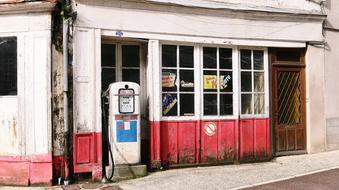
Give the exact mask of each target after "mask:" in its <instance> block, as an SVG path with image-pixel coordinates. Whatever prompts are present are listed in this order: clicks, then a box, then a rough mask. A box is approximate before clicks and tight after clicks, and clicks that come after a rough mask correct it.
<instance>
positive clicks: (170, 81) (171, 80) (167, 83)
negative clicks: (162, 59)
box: [162, 72, 176, 88]
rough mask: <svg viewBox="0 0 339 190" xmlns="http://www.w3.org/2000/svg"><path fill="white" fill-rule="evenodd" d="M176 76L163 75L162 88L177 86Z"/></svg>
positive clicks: (172, 74)
mask: <svg viewBox="0 0 339 190" xmlns="http://www.w3.org/2000/svg"><path fill="white" fill-rule="evenodd" d="M175 79H176V74H175V73H171V72H163V73H162V87H165V88H171V87H174V85H175Z"/></svg>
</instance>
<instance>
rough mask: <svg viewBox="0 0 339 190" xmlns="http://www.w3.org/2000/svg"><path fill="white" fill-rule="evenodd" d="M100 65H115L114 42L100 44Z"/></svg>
mask: <svg viewBox="0 0 339 190" xmlns="http://www.w3.org/2000/svg"><path fill="white" fill-rule="evenodd" d="M101 66H105V67H115V44H101Z"/></svg>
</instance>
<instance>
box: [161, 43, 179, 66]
mask: <svg viewBox="0 0 339 190" xmlns="http://www.w3.org/2000/svg"><path fill="white" fill-rule="evenodd" d="M162 66H163V67H177V46H173V45H163V46H162Z"/></svg>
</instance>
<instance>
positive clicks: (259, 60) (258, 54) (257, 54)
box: [253, 50, 264, 70]
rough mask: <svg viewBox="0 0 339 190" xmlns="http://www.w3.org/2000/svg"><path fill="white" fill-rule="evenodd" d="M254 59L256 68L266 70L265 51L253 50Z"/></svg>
mask: <svg viewBox="0 0 339 190" xmlns="http://www.w3.org/2000/svg"><path fill="white" fill-rule="evenodd" d="M253 61H254V69H255V70H264V51H261V50H260V51H259V50H255V51H253Z"/></svg>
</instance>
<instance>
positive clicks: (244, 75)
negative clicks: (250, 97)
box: [241, 72, 252, 92]
mask: <svg viewBox="0 0 339 190" xmlns="http://www.w3.org/2000/svg"><path fill="white" fill-rule="evenodd" d="M251 75H252V73H251V72H241V91H242V92H251V91H252V76H251Z"/></svg>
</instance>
